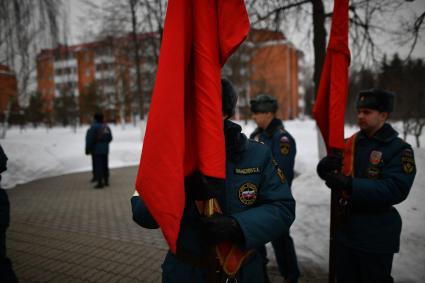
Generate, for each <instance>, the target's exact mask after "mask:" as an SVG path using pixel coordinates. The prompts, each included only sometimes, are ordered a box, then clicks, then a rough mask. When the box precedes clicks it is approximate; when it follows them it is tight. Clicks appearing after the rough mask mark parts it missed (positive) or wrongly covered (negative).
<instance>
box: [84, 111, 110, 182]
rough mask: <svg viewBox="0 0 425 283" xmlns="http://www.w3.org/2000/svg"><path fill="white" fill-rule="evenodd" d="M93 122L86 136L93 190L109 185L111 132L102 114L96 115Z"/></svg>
mask: <svg viewBox="0 0 425 283" xmlns="http://www.w3.org/2000/svg"><path fill="white" fill-rule="evenodd" d="M93 120H94V121H93V124H92V125H91V126H90V128H89V130H88V131H87V134H86V154H91V155H92V162H93V172H94V179H95V181H97V185H96V186H95V188H103V187H104V186H105V185H106V186H108V185H109V166H108V154H109V143H110V142H111V141H112V132H111V129H110V128H109V127H108V125H107V124H106V123H104V121H103V115H102V114H99V113H96V114H95V115H94V119H93Z"/></svg>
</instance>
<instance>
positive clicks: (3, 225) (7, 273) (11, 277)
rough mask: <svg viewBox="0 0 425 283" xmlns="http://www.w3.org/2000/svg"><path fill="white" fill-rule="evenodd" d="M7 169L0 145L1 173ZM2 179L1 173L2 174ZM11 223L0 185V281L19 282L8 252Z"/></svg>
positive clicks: (4, 193) (7, 203) (7, 201)
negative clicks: (7, 238) (8, 235)
mask: <svg viewBox="0 0 425 283" xmlns="http://www.w3.org/2000/svg"><path fill="white" fill-rule="evenodd" d="M6 170H7V156H6V154H5V153H4V151H3V148H2V147H1V146H0V174H1V173H3V172H4V171H6ZM0 181H1V175H0ZM9 223H10V205H9V198H8V196H7V193H6V191H5V190H4V189H2V188H1V187H0V282H2V283H3V282H4V283H14V282H18V279H17V278H16V275H15V272H14V271H13V269H12V263H11V262H10V259H9V258H7V254H6V230H7V228H8V227H9Z"/></svg>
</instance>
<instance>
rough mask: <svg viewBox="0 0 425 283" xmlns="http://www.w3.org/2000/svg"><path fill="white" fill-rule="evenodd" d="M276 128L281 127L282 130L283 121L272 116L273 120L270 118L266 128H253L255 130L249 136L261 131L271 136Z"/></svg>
mask: <svg viewBox="0 0 425 283" xmlns="http://www.w3.org/2000/svg"><path fill="white" fill-rule="evenodd" d="M278 129H282V130H284V129H285V127H284V126H283V122H282V121H281V120H279V119H277V118H273V120H271V122H270V123H269V125H268V126H267V128H266V129H265V130H263V129H261V128H257V129H255V131H254V132H253V133H252V135H251V138H252V137H255V136H256V135H258V134H261V133H263V132H264V133H266V135H267V136H268V137H269V138H271V137H272V136H273V134H274V133H275V132H276V130H278Z"/></svg>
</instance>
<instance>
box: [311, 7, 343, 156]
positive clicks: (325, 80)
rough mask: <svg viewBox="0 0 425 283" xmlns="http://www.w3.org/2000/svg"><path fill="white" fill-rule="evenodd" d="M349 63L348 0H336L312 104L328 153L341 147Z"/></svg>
mask: <svg viewBox="0 0 425 283" xmlns="http://www.w3.org/2000/svg"><path fill="white" fill-rule="evenodd" d="M349 65H350V49H349V48H348V0H335V1H334V11H333V15H332V27H331V35H330V39H329V44H328V48H327V51H326V58H325V62H324V64H323V68H322V74H321V77H320V84H319V88H318V91H317V96H316V103H315V105H314V108H313V115H314V118H315V119H316V122H317V125H318V127H319V128H320V131H321V133H322V136H323V139H324V141H325V144H326V147H327V150H328V153H329V151H330V149H331V148H336V149H343V148H344V116H345V106H346V102H347V96H348V67H349Z"/></svg>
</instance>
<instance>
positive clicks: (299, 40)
mask: <svg viewBox="0 0 425 283" xmlns="http://www.w3.org/2000/svg"><path fill="white" fill-rule="evenodd" d="M82 1H83V0H69V1H66V2H65V3H66V5H68V11H69V13H68V18H69V22H70V37H69V38H68V41H69V43H71V44H77V43H80V42H82V41H84V35H85V34H86V33H87V31H96V29H97V27H96V26H88V25H87V24H85V22H84V21H82V18H84V17H87V11H88V10H89V9H88V7H87V6H86V5H84V4H83V2H82ZM104 1H105V0H92V1H91V2H92V3H93V4H95V5H102V3H103V2H104ZM374 1H375V0H374ZM412 10H414V11H417V12H418V11H425V1H424V0H415V1H414V2H413V3H410V7H409V8H408V9H405V10H403V11H402V14H403V16H404V17H405V18H407V17H409V15H411V13H412ZM398 13H400V12H398ZM390 20H391V19H388V25H389V26H391V21H390ZM286 33H287V34H286V35H287V37H288V39H289V40H290V41H292V42H293V43H294V45H295V46H296V47H297V48H299V49H301V50H302V51H303V52H304V53H305V55H306V59H307V61H312V58H313V54H312V52H313V50H312V47H311V42H307V44H306V40H305V34H303V32H299V31H291V28H290V27H289V28H288V32H286ZM422 37H423V39H422V41H418V43H417V46H416V49H415V51H414V53H413V54H412V55H413V57H416V58H424V59H425V42H424V41H425V35H422ZM378 43H379V44H380V47H381V48H382V50H383V52H385V53H387V54H390V55H392V54H393V53H395V52H398V53H399V54H400V55H401V56H406V55H407V53H408V51H409V47H408V46H406V47H404V48H400V47H398V46H396V44H395V43H394V42H393V40H392V39H389V38H380V39H378Z"/></svg>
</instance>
